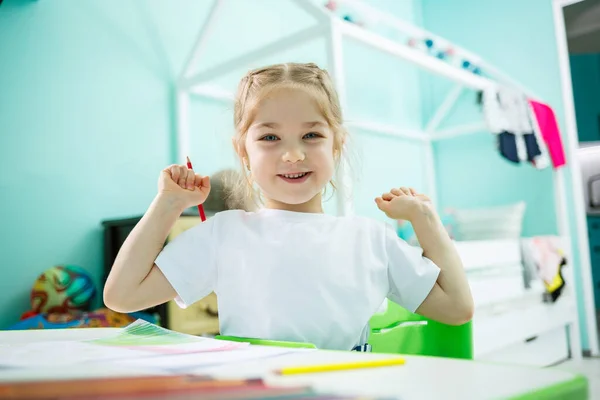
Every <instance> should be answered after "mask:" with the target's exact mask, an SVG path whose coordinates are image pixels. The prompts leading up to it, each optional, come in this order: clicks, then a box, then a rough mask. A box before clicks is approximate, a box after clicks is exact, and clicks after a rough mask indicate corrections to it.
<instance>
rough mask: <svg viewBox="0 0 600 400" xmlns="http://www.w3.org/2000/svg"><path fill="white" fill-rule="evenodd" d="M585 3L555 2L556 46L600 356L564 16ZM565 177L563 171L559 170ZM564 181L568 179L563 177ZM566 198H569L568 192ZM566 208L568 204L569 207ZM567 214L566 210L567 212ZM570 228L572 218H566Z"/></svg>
mask: <svg viewBox="0 0 600 400" xmlns="http://www.w3.org/2000/svg"><path fill="white" fill-rule="evenodd" d="M579 1H581V0H554V1H553V2H552V8H553V14H554V28H555V34H556V46H557V50H558V62H559V67H560V74H561V85H562V96H563V104H564V109H565V119H566V121H565V122H566V132H565V133H566V135H565V136H566V142H567V143H566V146H565V148H566V152H567V160H568V161H569V167H570V170H571V181H572V185H573V208H574V215H575V223H576V229H577V243H578V248H577V250H575V249H573V251H577V252H578V253H579V263H580V265H579V267H580V271H581V286H582V287H581V290H582V292H583V303H584V304H583V306H584V307H583V308H584V310H585V322H586V331H587V336H588V342H589V343H588V344H589V347H590V353H591V355H592V356H598V355H600V349H599V342H598V327H597V325H596V310H595V307H594V289H593V279H592V266H591V261H590V249H589V241H588V236H587V223H586V214H585V207H584V199H583V185H582V182H581V171H580V167H579V160H578V159H577V148H578V146H579V140H578V138H577V119H576V118H575V101H574V100H573V84H572V82H571V64H570V59H569V49H568V45H567V33H566V28H565V21H564V16H563V7H566V6H568V5H570V4H575V3H578V2H579ZM559 173H560V174H561V177H562V174H563V172H562V171H559ZM561 180H562V181H564V177H562V178H561ZM563 195H564V196H566V193H564V190H563ZM565 207H566V204H565ZM565 212H566V211H565ZM565 223H567V226H568V219H566V217H565Z"/></svg>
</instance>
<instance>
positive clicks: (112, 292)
mask: <svg viewBox="0 0 600 400" xmlns="http://www.w3.org/2000/svg"><path fill="white" fill-rule="evenodd" d="M181 212H182V210H181V209H180V207H178V206H177V204H176V203H174V202H173V201H170V200H169V199H168V198H164V197H162V196H160V195H159V196H157V197H156V198H155V199H154V201H153V202H152V204H151V205H150V207H149V208H148V211H147V212H146V214H145V215H144V216H143V217H142V219H141V220H140V221H139V222H138V223H137V225H136V226H135V227H134V228H133V230H132V231H131V233H130V234H129V235H128V236H127V239H125V242H124V243H123V245H122V246H121V249H120V250H119V253H118V254H117V257H116V259H115V262H114V264H113V266H112V269H111V271H110V274H109V275H108V278H107V280H106V285H105V286H104V304H106V306H107V307H108V308H110V309H112V310H114V311H118V312H123V313H127V312H134V311H139V310H143V309H145V308H148V307H153V306H155V305H157V304H162V303H164V302H166V301H169V300H171V299H173V298H174V297H175V296H176V293H175V290H174V289H173V287H172V286H171V284H170V283H169V281H168V280H167V278H165V276H164V275H163V274H162V272H161V271H160V269H158V267H157V266H156V264H154V260H156V257H157V256H158V254H159V253H160V251H161V250H162V248H163V246H164V243H165V241H166V239H167V236H168V235H169V232H170V230H171V228H172V227H173V225H174V224H175V222H176V221H177V219H178V218H179V216H180V215H181Z"/></svg>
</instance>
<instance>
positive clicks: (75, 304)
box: [21, 265, 96, 319]
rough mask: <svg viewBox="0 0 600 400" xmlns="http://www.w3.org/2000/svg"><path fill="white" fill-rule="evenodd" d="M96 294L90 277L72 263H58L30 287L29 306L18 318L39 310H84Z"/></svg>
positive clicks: (87, 308)
mask: <svg viewBox="0 0 600 400" xmlns="http://www.w3.org/2000/svg"><path fill="white" fill-rule="evenodd" d="M95 295H96V287H95V286H94V283H93V280H92V277H91V276H90V274H89V273H88V272H87V271H85V270H84V269H83V268H81V267H78V266H75V265H58V266H54V267H52V268H50V269H48V270H46V271H44V273H42V274H41V275H40V276H39V277H38V278H37V280H36V281H35V283H34V284H33V288H32V290H31V295H30V299H31V310H30V311H28V312H26V313H24V314H23V316H22V317H21V319H24V318H27V317H30V316H32V315H37V314H41V313H69V312H72V311H88V310H90V308H91V306H92V302H93V300H94V297H95Z"/></svg>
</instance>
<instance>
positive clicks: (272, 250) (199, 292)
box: [156, 209, 439, 350]
mask: <svg viewBox="0 0 600 400" xmlns="http://www.w3.org/2000/svg"><path fill="white" fill-rule="evenodd" d="M156 265H158V267H159V268H160V269H161V271H162V272H163V274H164V275H165V276H166V278H167V279H168V280H169V282H170V283H171V285H172V286H173V288H174V289H175V291H176V292H177V295H178V296H177V297H176V299H175V300H176V301H177V303H178V304H179V305H180V306H181V307H187V306H189V305H191V304H192V303H194V302H196V301H198V300H200V299H202V298H203V297H205V296H206V295H208V294H209V293H210V292H212V291H214V292H215V293H216V295H217V298H218V303H219V324H220V332H221V334H222V335H231V336H242V337H251V338H261V339H270V340H285V341H295V342H308V343H312V344H314V345H316V346H317V347H318V348H322V349H335V350H351V349H352V348H353V347H354V346H356V345H360V344H364V343H365V340H366V339H367V336H368V321H369V319H370V318H371V316H373V314H374V313H375V312H376V311H377V310H378V308H379V307H380V306H381V304H382V302H383V301H384V299H385V298H386V297H387V298H389V299H390V300H392V301H394V302H396V303H398V304H400V305H401V306H403V307H404V308H406V309H408V310H410V311H415V310H416V309H417V307H418V306H419V305H420V304H421V303H422V302H423V300H424V299H425V298H426V297H427V295H428V294H429V292H430V291H431V289H432V287H433V285H434V283H435V282H436V280H437V277H438V274H439V268H438V267H437V266H436V265H435V264H434V263H433V262H432V261H430V260H429V259H427V258H425V257H423V252H422V249H420V248H418V247H413V246H410V245H409V244H407V243H406V242H404V241H403V240H402V239H400V238H399V237H398V236H397V235H396V232H395V231H394V229H393V228H392V227H391V226H390V225H389V224H385V223H383V222H378V221H375V220H372V219H368V218H365V217H358V216H352V217H335V216H331V215H326V214H311V213H299V212H292V211H282V210H272V209H263V210H260V211H258V212H255V213H252V212H245V211H240V210H232V211H224V212H221V213H218V214H216V215H215V216H214V217H212V218H210V219H208V220H207V221H206V222H204V223H201V224H199V225H197V226H195V227H193V228H191V229H189V230H187V231H185V232H183V233H182V234H180V235H179V236H177V237H176V238H175V239H174V240H173V241H171V242H169V243H168V244H167V246H165V248H164V249H163V251H162V252H161V253H160V254H159V256H158V258H157V259H156Z"/></svg>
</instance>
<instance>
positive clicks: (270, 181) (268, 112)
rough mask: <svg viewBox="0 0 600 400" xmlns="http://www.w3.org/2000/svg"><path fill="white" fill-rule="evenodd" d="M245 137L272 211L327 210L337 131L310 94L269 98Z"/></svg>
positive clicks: (250, 161)
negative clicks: (325, 192)
mask: <svg viewBox="0 0 600 400" xmlns="http://www.w3.org/2000/svg"><path fill="white" fill-rule="evenodd" d="M256 111H257V112H256V117H255V118H254V121H253V123H252V125H251V126H250V128H249V129H248V133H247V135H246V141H245V147H246V154H247V160H246V161H247V162H248V166H249V167H250V172H251V174H252V179H253V180H254V182H256V184H257V185H258V186H259V187H260V190H261V192H262V195H263V196H264V197H265V205H266V206H267V207H268V208H278V209H284V210H290V211H302V212H322V206H321V193H322V191H323V189H324V187H325V186H326V185H327V183H328V182H329V181H330V180H331V179H332V177H333V174H334V169H335V161H334V157H333V152H334V149H333V143H334V140H333V139H334V133H333V132H332V131H331V129H330V128H329V125H328V124H327V122H326V120H325V119H324V118H323V116H322V115H321V113H320V112H319V109H318V108H317V105H316V104H315V103H314V100H313V99H312V98H311V97H310V95H308V94H306V93H304V92H302V91H291V90H285V91H284V90H280V91H276V92H275V93H273V94H272V95H270V96H269V97H267V98H266V99H264V100H263V101H262V102H261V103H260V105H259V106H258V109H257V110H256Z"/></svg>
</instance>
